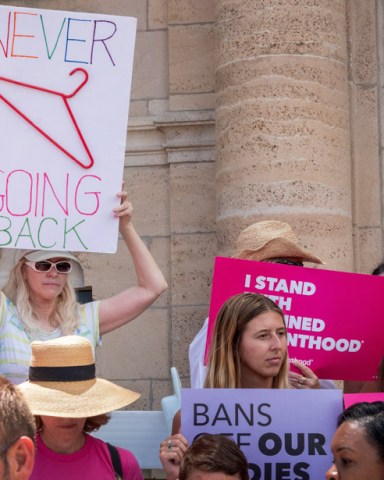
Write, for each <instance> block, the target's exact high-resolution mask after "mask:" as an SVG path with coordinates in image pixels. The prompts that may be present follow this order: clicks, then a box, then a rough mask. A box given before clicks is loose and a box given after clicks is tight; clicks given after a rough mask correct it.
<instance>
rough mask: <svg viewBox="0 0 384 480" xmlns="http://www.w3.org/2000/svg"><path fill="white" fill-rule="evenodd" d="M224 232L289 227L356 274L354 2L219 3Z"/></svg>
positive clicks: (222, 238)
mask: <svg viewBox="0 0 384 480" xmlns="http://www.w3.org/2000/svg"><path fill="white" fill-rule="evenodd" d="M215 14H216V53H217V69H216V88H217V106H216V115H217V118H216V119H217V158H216V163H217V172H216V174H217V177H216V179H217V183H216V195H217V197H216V198H217V232H218V245H219V249H220V253H222V254H225V253H231V252H232V251H233V246H234V242H235V239H236V237H237V235H238V233H239V232H240V230H241V229H242V228H245V227H246V226H248V225H250V224H251V223H253V222H255V221H258V220H264V219H280V220H283V221H287V222H288V223H290V224H291V225H292V226H293V228H294V229H295V231H296V232H297V233H298V235H299V237H300V240H301V243H302V244H303V245H305V246H306V247H308V248H310V249H311V250H313V251H314V253H316V254H318V255H319V256H320V257H321V258H323V259H324V260H325V261H326V262H327V265H326V268H327V267H328V268H335V269H342V270H352V268H353V253H352V205H351V203H352V202H351V159H350V140H349V108H348V81H347V41H346V38H347V34H346V5H345V0H301V1H300V2H297V1H295V2H292V1H291V0H275V1H271V0H269V1H267V0H242V1H241V2H239V1H235V0H233V1H228V0H216V11H215Z"/></svg>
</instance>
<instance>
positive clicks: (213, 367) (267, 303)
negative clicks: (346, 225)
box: [204, 293, 289, 388]
mask: <svg viewBox="0 0 384 480" xmlns="http://www.w3.org/2000/svg"><path fill="white" fill-rule="evenodd" d="M269 311H272V312H276V313H278V314H279V315H280V316H281V318H282V320H283V323H284V324H285V322H284V314H283V312H282V310H281V309H280V308H279V307H278V305H276V303H275V302H273V301H272V300H270V299H269V298H268V297H265V296H264V295H260V294H258V293H240V294H238V295H234V296H233V297H231V298H229V299H228V300H227V301H226V302H225V303H224V304H223V305H222V307H221V309H220V311H219V313H218V315H217V318H216V322H215V328H214V332H213V335H212V341H211V345H210V351H209V358H208V367H207V376H206V378H205V383H204V387H205V388H241V387H242V385H241V360H240V352H239V346H240V341H241V337H242V334H243V332H244V329H245V327H246V325H247V323H248V322H250V321H251V320H253V319H254V318H256V317H257V316H258V315H261V314H262V313H265V312H269ZM288 370H289V361H288V352H287V353H286V355H285V358H284V361H283V364H282V366H281V369H280V371H279V373H278V375H276V377H274V378H273V383H272V388H289V381H288Z"/></svg>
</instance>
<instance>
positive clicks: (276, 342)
mask: <svg viewBox="0 0 384 480" xmlns="http://www.w3.org/2000/svg"><path fill="white" fill-rule="evenodd" d="M281 345H282V338H280V337H279V336H278V335H276V334H275V335H273V336H272V342H271V348H272V350H281Z"/></svg>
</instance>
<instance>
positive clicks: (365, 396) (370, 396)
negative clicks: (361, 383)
mask: <svg viewBox="0 0 384 480" xmlns="http://www.w3.org/2000/svg"><path fill="white" fill-rule="evenodd" d="M360 402H384V392H377V393H348V394H345V395H344V408H348V407H350V406H351V405H353V404H355V403H360Z"/></svg>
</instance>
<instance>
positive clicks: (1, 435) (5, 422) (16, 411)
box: [0, 375, 36, 446]
mask: <svg viewBox="0 0 384 480" xmlns="http://www.w3.org/2000/svg"><path fill="white" fill-rule="evenodd" d="M0 412H1V413H0V446H1V445H6V444H9V443H10V442H13V441H16V440H17V439H18V438H20V437H29V438H30V439H31V440H32V441H33V442H35V432H36V425H35V420H34V418H33V415H32V413H31V411H30V409H29V407H28V404H27V402H26V400H25V399H24V397H23V394H22V393H21V392H20V391H19V390H18V388H17V387H16V386H15V385H13V383H11V382H10V381H9V380H8V379H6V378H5V377H3V376H1V375H0Z"/></svg>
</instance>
